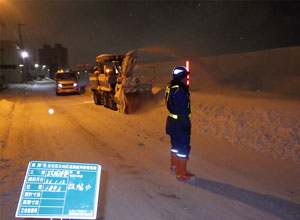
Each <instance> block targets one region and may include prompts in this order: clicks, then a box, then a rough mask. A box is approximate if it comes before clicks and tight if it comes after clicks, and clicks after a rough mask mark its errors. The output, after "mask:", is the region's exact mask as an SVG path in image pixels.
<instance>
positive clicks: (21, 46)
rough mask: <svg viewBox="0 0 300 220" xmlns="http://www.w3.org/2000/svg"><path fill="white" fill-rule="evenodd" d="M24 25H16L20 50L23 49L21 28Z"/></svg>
mask: <svg viewBox="0 0 300 220" xmlns="http://www.w3.org/2000/svg"><path fill="white" fill-rule="evenodd" d="M24 25H25V24H21V23H18V31H19V38H20V39H19V40H20V48H21V50H23V49H24V43H23V37H22V29H21V27H22V26H24Z"/></svg>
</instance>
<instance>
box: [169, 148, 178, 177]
mask: <svg viewBox="0 0 300 220" xmlns="http://www.w3.org/2000/svg"><path fill="white" fill-rule="evenodd" d="M177 160H178V159H177V157H176V154H174V153H172V152H171V167H170V173H171V174H172V175H175V174H176V168H177Z"/></svg>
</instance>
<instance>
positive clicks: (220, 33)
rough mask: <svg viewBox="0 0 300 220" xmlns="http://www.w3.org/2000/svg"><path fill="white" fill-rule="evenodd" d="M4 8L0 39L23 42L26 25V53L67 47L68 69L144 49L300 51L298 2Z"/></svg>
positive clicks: (37, 0) (40, 2)
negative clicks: (48, 46) (47, 46)
mask: <svg viewBox="0 0 300 220" xmlns="http://www.w3.org/2000/svg"><path fill="white" fill-rule="evenodd" d="M3 1H4V3H3ZM0 2H2V3H0V7H1V8H0V12H1V14H0V19H1V23H2V24H3V25H2V28H1V29H2V30H1V35H2V38H4V39H6V38H9V39H11V40H18V38H17V23H18V22H21V23H23V24H26V25H24V26H22V30H23V38H24V42H25V44H26V46H27V47H29V48H35V49H37V48H41V47H42V45H43V44H44V43H47V44H51V45H52V46H53V44H54V43H62V44H63V45H64V46H65V47H67V48H68V49H69V60H70V65H71V66H74V65H76V64H78V63H94V62H95V57H96V56H97V55H99V54H101V53H125V52H127V51H128V50H131V49H139V48H151V47H160V48H167V49H172V50H174V51H176V53H177V54H181V55H182V56H189V57H191V56H208V55H218V54H228V53H239V52H244V51H255V50H262V49H270V48H278V47H288V46H300V2H299V1H298V2H296V1H293V2H287V1H283V2H278V1H272V2H270V1H269V2H266V1H264V2H260V1H96V0H85V1H83V0H81V1H78V0H52V1H50V0H49V1H48V0H32V1H26V0H23V1H16V0H11V1H9V2H10V3H7V2H8V0H0ZM5 2H6V3H5ZM1 4H2V5H1Z"/></svg>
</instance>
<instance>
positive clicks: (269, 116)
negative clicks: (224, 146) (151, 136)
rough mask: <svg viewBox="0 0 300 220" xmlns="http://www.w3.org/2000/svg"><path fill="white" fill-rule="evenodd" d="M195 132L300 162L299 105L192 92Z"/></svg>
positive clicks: (294, 102) (289, 101)
mask: <svg viewBox="0 0 300 220" xmlns="http://www.w3.org/2000/svg"><path fill="white" fill-rule="evenodd" d="M191 96H192V102H193V104H192V107H193V128H194V129H193V132H196V133H199V134H205V133H207V134H209V135H212V136H216V137H220V138H223V139H225V140H229V141H231V142H233V143H235V144H236V145H238V146H241V147H246V148H253V149H255V150H257V151H260V152H266V153H268V154H270V155H272V156H273V157H275V158H278V159H287V160H291V161H294V162H298V163H300V102H299V101H297V100H280V99H268V98H251V97H234V96H224V95H209V94H201V93H193V92H192V94H191Z"/></svg>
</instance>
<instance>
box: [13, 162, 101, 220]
mask: <svg viewBox="0 0 300 220" xmlns="http://www.w3.org/2000/svg"><path fill="white" fill-rule="evenodd" d="M100 174H101V166H100V165H99V164H87V163H66V162H50V161H31V162H29V165H28V168H27V172H26V177H25V180H24V183H23V188H22V192H21V195H20V199H19V204H18V208H17V211H16V217H17V218H50V219H52V218H53V219H54V218H59V219H63V218H65V219H96V215H97V206H98V194H99V187H100Z"/></svg>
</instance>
